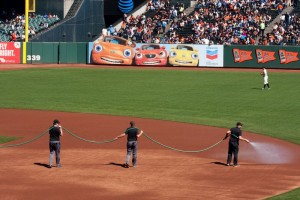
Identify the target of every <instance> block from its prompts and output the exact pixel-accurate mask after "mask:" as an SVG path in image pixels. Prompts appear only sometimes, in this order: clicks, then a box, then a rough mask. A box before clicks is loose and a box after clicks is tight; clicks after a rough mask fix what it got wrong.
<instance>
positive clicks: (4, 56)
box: [0, 42, 21, 63]
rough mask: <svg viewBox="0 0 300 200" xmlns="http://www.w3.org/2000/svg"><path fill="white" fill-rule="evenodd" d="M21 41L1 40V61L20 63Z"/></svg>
mask: <svg viewBox="0 0 300 200" xmlns="http://www.w3.org/2000/svg"><path fill="white" fill-rule="evenodd" d="M20 52H21V43H20V42H0V63H20V61H21V56H20V54H21V53H20Z"/></svg>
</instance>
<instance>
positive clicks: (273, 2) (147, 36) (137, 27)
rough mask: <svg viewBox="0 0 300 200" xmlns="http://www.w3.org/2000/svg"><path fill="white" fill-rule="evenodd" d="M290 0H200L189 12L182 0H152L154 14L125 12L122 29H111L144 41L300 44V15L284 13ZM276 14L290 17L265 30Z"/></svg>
mask: <svg viewBox="0 0 300 200" xmlns="http://www.w3.org/2000/svg"><path fill="white" fill-rule="evenodd" d="M287 1H288V0H251V1H250V0H198V1H197V3H196V5H195V10H194V11H193V12H192V13H191V14H189V15H187V14H186V13H185V8H184V5H183V3H179V2H177V3H176V4H175V5H170V2H169V0H150V1H149V2H148V4H147V9H146V12H148V13H149V12H154V15H153V17H146V15H145V14H142V15H139V16H136V17H134V16H133V15H130V16H127V15H126V14H125V15H124V18H123V22H122V25H121V28H120V30H116V29H115V28H113V27H110V28H108V30H109V32H110V34H113V35H118V36H121V37H124V38H126V39H131V40H132V41H137V42H142V43H190V44H225V45H229V44H233V45H238V44H239V45H240V44H242V45H254V44H257V41H258V42H259V44H261V45H285V44H300V43H299V40H300V38H299V37H300V36H299V34H300V33H299V31H298V30H299V28H300V27H299V22H300V20H299V18H298V17H297V16H296V15H295V14H293V15H289V17H287V15H285V14H282V11H283V10H284V8H286V7H287V6H288V5H290V4H291V2H290V1H289V2H287ZM272 13H275V15H274V14H272ZM276 15H282V16H283V17H282V18H284V17H285V18H288V20H285V19H283V20H281V22H280V23H278V24H277V25H276V26H274V27H273V32H272V33H270V34H265V33H264V31H265V28H266V27H267V26H268V25H269V24H270V22H272V20H273V19H274V18H272V17H274V16H276ZM167 26H168V27H169V28H168V31H166V27H167ZM186 27H190V29H191V30H192V34H188V35H187V34H181V33H182V31H183V30H184V29H186Z"/></svg>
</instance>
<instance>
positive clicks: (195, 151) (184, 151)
mask: <svg viewBox="0 0 300 200" xmlns="http://www.w3.org/2000/svg"><path fill="white" fill-rule="evenodd" d="M143 135H144V136H145V137H146V138H148V139H149V140H150V141H152V142H154V143H156V144H158V145H160V146H163V147H165V148H167V149H171V150H173V151H178V152H183V153H200V152H203V151H207V150H209V149H211V148H213V147H215V146H217V145H218V144H220V143H221V142H222V141H223V139H222V140H220V141H219V142H217V143H215V144H213V145H211V146H209V147H207V148H204V149H200V150H182V149H176V148H174V147H170V146H167V145H165V144H162V143H160V142H158V141H156V140H154V139H153V138H151V137H150V136H148V135H147V134H146V133H143Z"/></svg>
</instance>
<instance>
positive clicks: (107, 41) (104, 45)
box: [91, 36, 135, 65]
mask: <svg viewBox="0 0 300 200" xmlns="http://www.w3.org/2000/svg"><path fill="white" fill-rule="evenodd" d="M133 47H135V43H133V42H131V41H129V40H126V39H124V38H120V37H116V36H104V37H102V38H100V39H98V40H96V41H95V42H94V44H93V49H92V54H91V58H92V62H93V63H95V64H112V65H131V64H132V61H133V57H134V50H133Z"/></svg>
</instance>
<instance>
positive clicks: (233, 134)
mask: <svg viewBox="0 0 300 200" xmlns="http://www.w3.org/2000/svg"><path fill="white" fill-rule="evenodd" d="M242 126H243V124H242V123H241V122H237V123H236V127H234V128H231V129H230V130H229V131H227V132H226V135H225V137H224V140H226V139H227V138H228V137H229V136H230V139H229V147H228V157H227V164H226V165H227V166H230V163H231V159H232V154H233V155H234V159H233V166H234V167H237V166H239V165H238V153H239V140H243V141H245V142H248V143H249V140H247V139H246V138H243V137H242V130H241V129H242Z"/></svg>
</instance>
